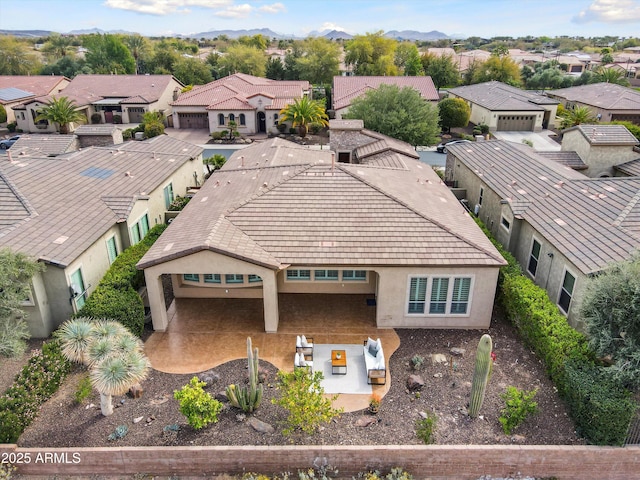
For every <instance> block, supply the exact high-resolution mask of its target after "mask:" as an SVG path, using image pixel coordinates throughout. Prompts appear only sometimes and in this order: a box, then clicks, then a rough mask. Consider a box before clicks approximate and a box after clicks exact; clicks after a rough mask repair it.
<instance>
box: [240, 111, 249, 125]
mask: <svg viewBox="0 0 640 480" xmlns="http://www.w3.org/2000/svg"><path fill="white" fill-rule="evenodd" d="M246 124H247V117H246V116H245V114H244V113H241V114H240V125H246Z"/></svg>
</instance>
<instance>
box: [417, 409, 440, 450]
mask: <svg viewBox="0 0 640 480" xmlns="http://www.w3.org/2000/svg"><path fill="white" fill-rule="evenodd" d="M436 421H437V418H436V416H435V415H434V414H433V413H427V416H426V417H424V418H421V419H420V420H418V421H416V436H417V437H418V438H419V439H420V440H422V441H423V442H424V443H425V444H426V445H429V444H430V443H433V434H434V433H435V431H436Z"/></svg>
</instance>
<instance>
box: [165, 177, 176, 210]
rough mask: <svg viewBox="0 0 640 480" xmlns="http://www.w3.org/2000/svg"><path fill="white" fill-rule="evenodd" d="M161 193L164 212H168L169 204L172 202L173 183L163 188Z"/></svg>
mask: <svg viewBox="0 0 640 480" xmlns="http://www.w3.org/2000/svg"><path fill="white" fill-rule="evenodd" d="M163 192H164V208H165V209H166V210H169V206H170V205H171V203H172V202H173V200H174V196H173V183H170V184H169V185H167V186H166V187H164V189H163Z"/></svg>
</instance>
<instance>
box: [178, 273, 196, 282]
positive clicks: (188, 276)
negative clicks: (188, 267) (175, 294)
mask: <svg viewBox="0 0 640 480" xmlns="http://www.w3.org/2000/svg"><path fill="white" fill-rule="evenodd" d="M182 278H183V279H184V281H185V282H200V275H199V274H197V273H185V274H184V275H182Z"/></svg>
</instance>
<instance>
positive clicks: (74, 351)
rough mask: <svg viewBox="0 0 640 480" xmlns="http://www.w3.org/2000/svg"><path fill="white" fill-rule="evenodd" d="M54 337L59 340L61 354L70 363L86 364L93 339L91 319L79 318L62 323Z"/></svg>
mask: <svg viewBox="0 0 640 480" xmlns="http://www.w3.org/2000/svg"><path fill="white" fill-rule="evenodd" d="M54 336H55V337H56V338H58V340H60V344H61V345H62V354H63V355H64V356H65V357H66V358H67V360H69V361H71V362H78V363H83V364H85V365H86V363H87V358H86V355H87V350H88V349H89V344H90V343H91V342H92V341H93V340H94V339H95V336H94V328H93V322H91V319H89V318H84V317H79V318H74V319H71V320H67V321H66V322H64V323H63V324H62V325H61V326H60V328H59V329H58V330H56V332H55V333H54Z"/></svg>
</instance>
